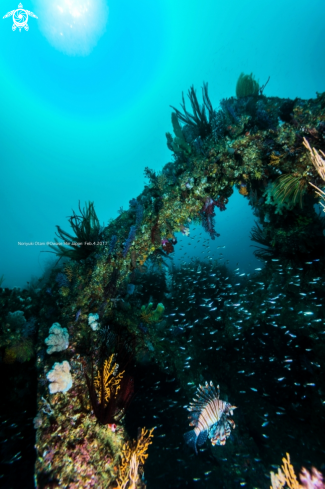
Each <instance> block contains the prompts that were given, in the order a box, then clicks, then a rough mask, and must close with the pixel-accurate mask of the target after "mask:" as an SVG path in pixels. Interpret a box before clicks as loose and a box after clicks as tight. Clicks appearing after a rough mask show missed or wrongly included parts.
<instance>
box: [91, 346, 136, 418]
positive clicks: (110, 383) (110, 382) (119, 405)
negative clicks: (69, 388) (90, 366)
mask: <svg viewBox="0 0 325 489" xmlns="http://www.w3.org/2000/svg"><path fill="white" fill-rule="evenodd" d="M118 368H119V365H118V364H117V363H115V362H114V354H113V355H111V356H110V357H109V358H108V359H107V360H105V362H104V364H103V366H102V367H101V369H99V371H98V373H97V376H96V377H95V378H93V375H92V377H91V378H89V376H88V375H87V374H85V376H86V381H87V386H88V390H89V396H90V400H91V404H92V407H93V410H94V413H95V416H96V417H97V419H98V421H99V422H100V423H102V424H110V423H114V422H115V421H119V420H120V419H121V418H122V417H123V416H124V413H125V410H126V408H127V406H128V404H129V402H130V400H131V398H132V395H133V380H132V379H131V378H130V377H128V376H125V375H124V373H125V371H124V370H123V371H122V372H120V373H118Z"/></svg>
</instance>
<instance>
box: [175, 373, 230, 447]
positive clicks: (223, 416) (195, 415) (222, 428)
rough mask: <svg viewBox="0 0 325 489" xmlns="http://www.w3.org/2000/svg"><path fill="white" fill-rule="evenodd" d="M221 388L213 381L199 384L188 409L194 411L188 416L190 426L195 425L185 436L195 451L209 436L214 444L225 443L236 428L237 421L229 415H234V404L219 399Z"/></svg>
mask: <svg viewBox="0 0 325 489" xmlns="http://www.w3.org/2000/svg"><path fill="white" fill-rule="evenodd" d="M219 394H220V389H219V386H217V391H216V389H215V387H214V385H213V383H212V382H210V384H208V382H206V383H205V386H201V385H199V387H198V389H197V391H196V396H197V398H194V399H193V402H191V403H190V406H189V407H188V408H187V409H188V411H192V413H191V415H190V416H189V417H188V418H189V420H190V426H195V428H194V430H192V431H189V432H188V433H185V435H184V438H185V441H186V443H188V444H189V445H190V446H191V447H192V448H194V450H195V453H197V445H199V446H200V445H203V444H204V443H205V442H206V440H207V438H208V437H209V439H210V440H211V443H212V445H224V444H225V443H226V439H227V438H228V437H229V436H230V432H231V428H233V429H234V428H235V423H234V421H233V420H232V419H230V418H229V417H228V416H229V414H231V415H233V409H236V406H232V405H231V404H229V403H228V402H225V401H221V400H220V399H219Z"/></svg>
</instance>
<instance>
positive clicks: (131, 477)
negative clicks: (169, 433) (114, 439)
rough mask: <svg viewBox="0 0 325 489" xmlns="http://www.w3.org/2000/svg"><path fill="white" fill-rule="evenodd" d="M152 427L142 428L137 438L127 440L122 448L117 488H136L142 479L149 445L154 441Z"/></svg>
mask: <svg viewBox="0 0 325 489" xmlns="http://www.w3.org/2000/svg"><path fill="white" fill-rule="evenodd" d="M153 430H154V428H152V429H151V430H150V431H149V430H147V429H146V428H142V430H141V432H140V433H139V435H138V439H137V440H133V441H131V442H126V443H125V444H124V446H123V449H122V456H121V464H120V468H119V475H118V478H117V484H118V485H117V488H116V489H126V488H128V489H135V488H136V486H137V483H138V482H139V480H140V474H139V468H140V472H141V470H142V466H143V465H144V463H145V461H146V459H147V458H148V454H147V450H148V446H149V445H150V444H151V443H152V440H151V438H152V437H153Z"/></svg>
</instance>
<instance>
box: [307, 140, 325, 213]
mask: <svg viewBox="0 0 325 489" xmlns="http://www.w3.org/2000/svg"><path fill="white" fill-rule="evenodd" d="M304 146H305V148H307V149H308V151H309V156H310V159H311V162H312V164H313V165H314V167H315V168H316V170H317V173H318V175H319V176H320V177H321V179H322V180H323V181H324V182H325V154H324V153H323V151H319V153H318V152H317V151H316V149H315V148H313V149H311V147H310V144H309V142H308V141H307V139H306V138H304ZM322 156H323V158H322ZM309 183H310V185H311V186H312V187H314V188H315V189H316V194H317V195H319V197H320V198H321V200H322V201H323V202H320V205H321V206H322V207H323V211H324V212H325V205H324V202H325V192H323V191H322V190H321V189H320V188H319V187H316V185H314V184H313V183H311V182H309Z"/></svg>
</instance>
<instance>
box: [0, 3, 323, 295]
mask: <svg viewBox="0 0 325 489" xmlns="http://www.w3.org/2000/svg"><path fill="white" fill-rule="evenodd" d="M61 3H62V5H63V7H64V8H65V9H66V10H65V16H66V18H63V14H61V16H60V15H59V14H58V12H60V11H59V7H60V5H61V4H60V1H57V2H55V1H53V2H52V1H48V2H46V7H41V5H42V2H36V1H34V2H30V4H29V5H27V4H26V5H25V4H24V7H25V8H26V9H29V10H31V11H33V12H34V13H35V14H36V15H37V16H38V20H37V19H34V18H30V19H29V26H30V29H29V31H28V32H25V31H24V30H22V32H19V31H18V30H16V32H12V30H11V26H12V18H7V19H1V29H0V41H1V44H0V45H1V49H0V68H1V79H0V84H1V85H0V97H1V114H0V117H1V134H0V137H1V182H0V185H1V190H0V199H1V206H0V213H1V214H0V216H1V224H2V230H3V231H2V238H1V245H0V246H1V248H0V249H1V256H2V257H5V259H4V260H3V261H2V264H1V270H0V272H1V274H2V273H3V274H4V276H5V285H7V286H11V287H12V286H23V285H25V284H26V281H29V279H30V277H31V275H39V274H41V273H42V272H43V269H44V261H46V258H47V257H48V255H46V254H44V253H40V251H44V250H45V249H47V248H46V247H44V246H36V245H35V246H33V247H30V248H29V249H26V247H21V246H19V245H18V242H30V241H32V242H46V241H49V240H53V237H54V230H55V228H54V226H55V225H56V224H58V225H61V226H62V227H63V226H64V224H65V222H66V216H67V215H69V213H70V212H71V209H72V208H76V207H77V204H78V201H79V200H80V201H81V202H84V201H86V200H87V201H88V200H92V201H95V204H96V210H97V213H98V215H99V218H100V221H101V222H105V223H106V222H107V220H108V219H109V218H111V217H116V215H117V210H118V209H119V208H120V207H121V206H122V207H124V208H127V207H128V202H129V200H130V199H131V198H132V197H135V196H136V195H138V194H139V193H140V191H141V190H142V188H143V184H144V177H143V170H144V168H145V167H146V166H149V167H150V168H153V169H155V170H160V169H161V168H162V166H163V165H164V164H165V163H167V162H168V161H170V160H171V153H170V151H169V150H168V148H167V147H166V139H165V132H166V131H171V129H172V128H171V120H170V115H171V109H170V105H174V106H176V107H179V102H180V101H181V93H182V92H185V93H186V92H187V90H188V88H189V87H190V86H191V85H192V84H194V86H195V87H196V88H197V90H198V91H200V87H201V86H202V82H203V81H206V82H208V83H209V93H210V98H211V100H212V101H213V103H214V105H215V106H216V107H217V106H218V103H219V101H220V100H221V99H222V98H224V97H230V96H232V95H234V91H235V85H236V80H237V78H238V75H239V74H240V73H241V72H242V71H244V72H247V73H250V72H253V73H254V74H255V76H256V77H257V79H259V80H260V83H261V84H263V83H265V81H266V80H267V78H268V76H269V75H270V76H271V79H270V82H269V84H268V87H267V91H266V94H267V95H274V96H279V97H291V98H295V97H301V98H310V97H314V96H315V93H316V91H322V89H323V83H324V71H325V68H324V50H325V48H324V43H323V22H322V14H323V13H324V10H323V9H324V6H323V4H322V2H321V1H314V2H313V3H312V4H311V5H308V6H307V5H306V3H305V2H297V1H291V0H289V1H286V2H280V1H274V2H268V3H267V4H263V3H261V2H258V1H255V0H254V1H251V2H245V3H243V2H236V1H230V2H227V3H223V2H212V1H208V2H204V3H203V4H202V2H198V1H183V0H180V1H178V2H173V1H157V2H154V3H153V2H151V1H150V0H148V1H143V2H139V3H135V2H127V3H123V4H121V3H120V2H117V1H112V2H110V3H107V2H105V1H104V0H102V1H93V2H92V1H90V2H89V9H90V10H92V9H94V13H93V14H87V13H84V14H82V15H81V14H80V15H81V18H80V16H79V17H78V16H77V17H76V15H77V14H76V13H74V10H73V8H72V7H73V5H75V8H77V9H78V5H81V6H82V5H83V2H82V1H81V2H74V1H72V2H70V3H71V5H72V7H71V9H70V10H69V8H68V7H66V6H67V5H69V2H64V1H62V2H61ZM86 3H87V2H84V5H86ZM63 7H62V6H61V9H62V8H63ZM1 8H2V11H3V14H2V15H5V14H6V13H7V12H9V11H11V10H12V9H15V8H17V7H16V6H15V3H14V4H12V2H11V1H10V0H5V1H4V2H3V3H2V4H1ZM107 8H108V9H109V11H108V13H107ZM80 10H81V13H82V12H83V10H82V9H81V8H80ZM73 15H74V16H73ZM79 19H80V20H79ZM87 19H89V21H88V20H87ZM88 22H89V23H88ZM70 25H72V27H70ZM62 31H63V32H62ZM98 31H99V32H98ZM61 32H62V33H63V34H64V36H63V37H64V40H63V41H62V40H61V39H60V38H62V36H60V34H61ZM86 48H87V49H88V51H87V52H85V50H86ZM80 50H81V52H80ZM82 54H84V55H82ZM234 207H235V208H236V210H234V212H233V213H232V216H231V218H230V217H229V213H228V216H227V222H228V223H229V226H230V228H229V231H228V230H227V229H225V232H223V233H222V239H223V238H226V239H227V240H228V237H230V238H231V239H229V242H228V241H227V244H228V243H229V245H230V243H231V242H233V240H234V239H235V238H236V239H238V234H240V235H241V236H243V232H242V230H241V231H240V232H238V231H237V229H238V226H239V225H240V222H241V218H240V215H239V214H240V210H241V209H242V208H245V204H244V203H243V201H242V202H241V203H240V202H238V203H236V204H235V205H234ZM220 219H221V217H220ZM252 223H253V218H251V220H250V221H247V223H246V226H245V227H246V230H247V233H246V243H247V245H248V241H249V238H248V236H249V230H250V227H251V224H252ZM235 230H236V231H235ZM223 244H226V243H225V242H223V243H222V245H223ZM242 252H243V250H242ZM225 255H226V256H227V259H231V260H232V263H233V264H234V265H236V263H237V262H238V261H240V262H241V263H240V264H241V265H242V266H246V262H247V263H248V262H249V261H250V257H251V250H250V249H249V247H248V246H247V247H245V255H244V256H243V255H242V257H241V259H240V258H239V257H238V256H236V249H234V248H232V249H231V250H229V251H228V250H227V249H226V251H225ZM45 257H46V258H45Z"/></svg>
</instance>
